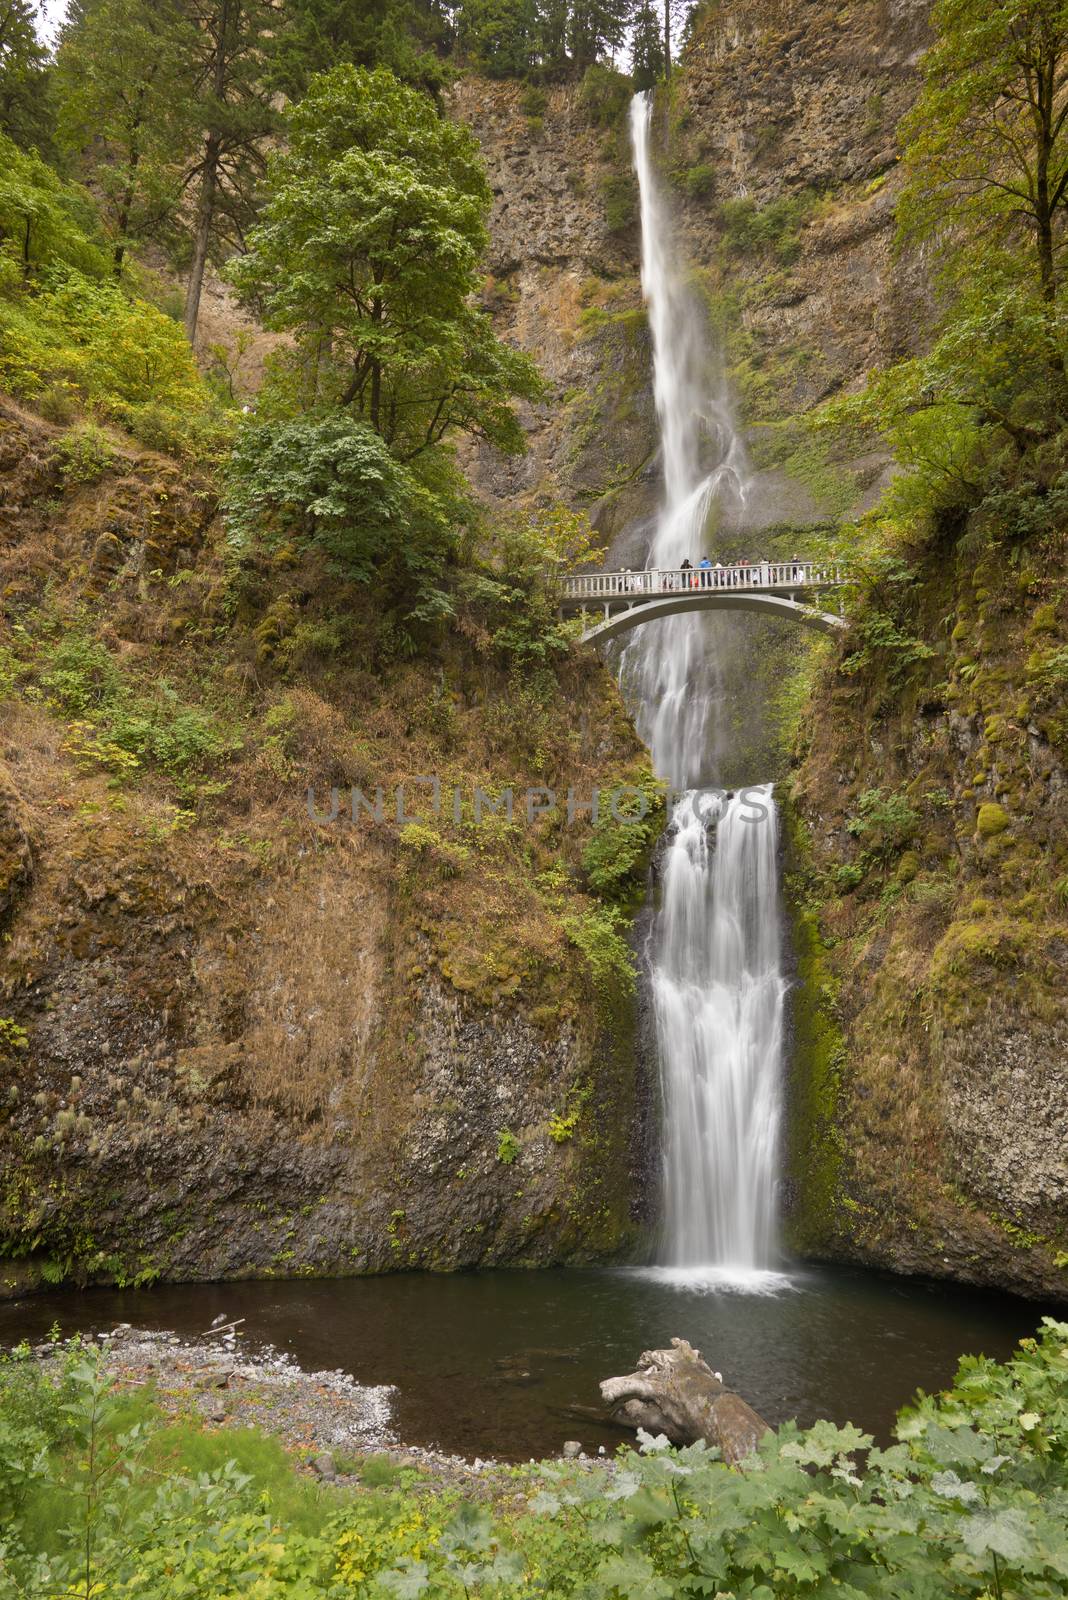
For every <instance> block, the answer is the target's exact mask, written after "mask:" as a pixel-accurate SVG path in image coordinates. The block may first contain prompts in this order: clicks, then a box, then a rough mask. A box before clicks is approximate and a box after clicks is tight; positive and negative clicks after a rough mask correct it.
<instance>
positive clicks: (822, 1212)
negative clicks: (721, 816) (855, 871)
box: [781, 795, 845, 1252]
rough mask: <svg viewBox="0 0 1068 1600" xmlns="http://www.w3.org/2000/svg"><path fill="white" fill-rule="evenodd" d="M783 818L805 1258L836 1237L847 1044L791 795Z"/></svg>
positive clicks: (793, 1228) (792, 1103)
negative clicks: (794, 975) (807, 898)
mask: <svg viewBox="0 0 1068 1600" xmlns="http://www.w3.org/2000/svg"><path fill="white" fill-rule="evenodd" d="M781 815H782V820H783V826H784V831H785V834H786V841H787V853H788V862H789V867H790V870H789V872H788V876H787V894H788V903H789V904H790V907H791V912H792V916H791V930H792V936H793V949H794V959H795V963H796V969H797V982H796V983H795V985H794V988H793V990H792V992H791V997H790V1005H791V1034H792V1043H793V1053H792V1060H791V1063H790V1069H789V1080H788V1081H789V1087H788V1099H787V1106H788V1109H787V1127H786V1160H787V1170H788V1173H789V1179H790V1182H791V1185H792V1188H793V1191H794V1197H795V1198H794V1203H793V1206H792V1207H791V1214H790V1215H789V1217H788V1220H787V1235H788V1238H789V1242H790V1244H791V1245H792V1246H793V1247H794V1248H795V1249H797V1250H800V1251H802V1252H804V1251H809V1250H817V1249H819V1248H820V1247H821V1246H823V1245H826V1244H827V1243H828V1242H829V1241H830V1240H831V1239H832V1238H833V1237H834V1236H835V1235H836V1233H837V1232H838V1228H837V1222H836V1213H837V1212H838V1210H839V1209H840V1208H841V1205H842V1203H843V1199H842V1195H841V1177H842V1159H843V1154H844V1152H843V1146H842V1138H841V1133H840V1131H839V1126H838V1113H839V1092H840V1083H841V1071H842V1066H843V1063H844V1060H845V1041H844V1039H843V1036H842V1030H841V1028H840V1026H839V1023H838V1019H837V1016H836V1014H835V1006H836V994H837V985H836V983H835V980H834V979H833V977H832V976H831V973H830V969H829V965H828V962H827V952H826V946H825V944H824V941H823V937H822V934H821V932H820V926H819V919H818V916H817V914H816V912H815V910H814V909H813V907H812V905H811V904H808V903H805V892H806V889H807V888H808V885H809V876H810V870H811V869H810V864H809V845H808V839H807V834H806V830H805V827H804V824H803V823H802V822H801V821H800V819H799V818H798V817H797V815H796V812H795V811H794V809H793V807H792V805H791V803H790V800H789V796H788V795H783V796H782V797H781Z"/></svg>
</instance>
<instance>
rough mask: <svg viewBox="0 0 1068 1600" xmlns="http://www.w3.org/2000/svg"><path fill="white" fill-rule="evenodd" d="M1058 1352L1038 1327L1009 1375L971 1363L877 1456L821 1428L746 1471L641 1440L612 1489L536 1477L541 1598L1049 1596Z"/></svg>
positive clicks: (1066, 1475) (1066, 1378) (571, 1474)
mask: <svg viewBox="0 0 1068 1600" xmlns="http://www.w3.org/2000/svg"><path fill="white" fill-rule="evenodd" d="M1066 1341H1068V1326H1066V1325H1065V1324H1063V1323H1055V1322H1052V1321H1051V1320H1049V1319H1047V1320H1046V1322H1045V1324H1044V1330H1043V1334H1042V1338H1041V1341H1040V1342H1039V1341H1034V1340H1026V1341H1024V1347H1023V1351H1022V1353H1021V1355H1020V1356H1018V1357H1017V1358H1016V1360H1015V1361H1013V1362H1011V1363H1009V1364H1008V1365H1007V1366H1005V1367H999V1366H997V1365H996V1364H995V1363H994V1362H991V1361H988V1360H986V1359H984V1358H982V1357H976V1358H969V1359H966V1360H965V1361H964V1362H962V1364H961V1367H960V1370H959V1372H958V1374H957V1383H956V1387H955V1389H954V1390H953V1391H952V1392H951V1393H950V1394H948V1395H947V1396H945V1397H943V1398H942V1399H927V1398H921V1400H920V1401H919V1402H918V1404H917V1405H916V1406H915V1408H913V1409H912V1410H909V1411H905V1412H904V1413H902V1416H901V1418H900V1420H899V1422H898V1427H897V1435H898V1441H899V1442H898V1443H896V1444H894V1445H892V1446H891V1447H890V1448H889V1449H886V1450H883V1449H878V1448H875V1447H874V1446H873V1441H872V1439H871V1437H870V1435H867V1434H863V1433H861V1432H860V1431H859V1429H857V1428H854V1427H851V1426H846V1427H844V1428H837V1427H835V1426H833V1425H832V1424H831V1423H828V1422H819V1423H817V1424H816V1425H815V1426H814V1427H812V1428H809V1429H807V1430H805V1431H800V1430H798V1429H797V1428H796V1427H795V1426H794V1425H793V1424H787V1425H786V1426H785V1427H783V1428H780V1429H779V1431H778V1432H777V1433H773V1434H769V1435H767V1437H766V1438H765V1440H764V1441H763V1442H762V1444H761V1446H760V1448H759V1453H758V1455H757V1456H756V1458H755V1459H753V1460H752V1461H751V1462H750V1463H749V1464H748V1466H747V1468H746V1470H745V1471H743V1472H732V1471H731V1470H730V1469H728V1468H726V1467H725V1466H724V1465H723V1464H722V1463H721V1462H720V1461H718V1460H717V1459H715V1452H712V1451H709V1450H707V1449H706V1448H705V1447H704V1446H703V1445H696V1446H692V1447H690V1448H689V1449H687V1450H681V1451H673V1450H671V1449H670V1448H668V1447H667V1446H666V1442H665V1441H663V1440H659V1441H657V1440H653V1439H650V1438H649V1437H648V1436H646V1437H645V1440H644V1442H643V1450H642V1453H640V1454H639V1453H635V1452H625V1453H623V1454H622V1455H621V1457H620V1459H619V1461H618V1463H617V1468H616V1475H615V1477H614V1479H613V1480H612V1483H611V1486H608V1485H606V1484H603V1483H601V1482H599V1481H598V1480H597V1478H596V1476H593V1477H591V1476H589V1475H584V1474H581V1473H577V1472H575V1471H574V1470H573V1469H571V1468H568V1467H556V1466H553V1467H548V1466H546V1467H543V1468H542V1475H543V1477H544V1478H545V1479H546V1480H547V1481H546V1486H545V1489H544V1491H543V1492H542V1494H541V1495H539V1496H538V1497H537V1498H536V1499H535V1500H534V1501H533V1503H532V1504H533V1508H534V1510H535V1511H536V1512H540V1513H541V1514H542V1515H545V1516H547V1517H550V1518H551V1519H552V1520H553V1525H554V1527H555V1528H557V1529H558V1530H559V1534H558V1538H559V1543H558V1544H557V1545H556V1547H555V1549H554V1550H553V1551H552V1555H551V1556H550V1557H549V1560H550V1561H551V1568H550V1572H551V1576H550V1578H549V1584H550V1592H553V1593H562V1594H571V1593H575V1594H578V1593H583V1594H590V1595H603V1596H605V1597H608V1596H616V1595H628V1596H639V1595H641V1596H650V1597H652V1596H657V1597H663V1600H671V1597H673V1596H682V1595H691V1596H692V1595H709V1596H714V1595H722V1596H724V1597H726V1596H727V1595H737V1596H741V1595H748V1596H752V1597H754V1600H756V1597H761V1596H763V1597H767V1600H771V1597H772V1596H774V1597H775V1600H791V1597H798V1600H800V1597H802V1596H816V1595H820V1594H828V1595H830V1594H836V1595H852V1596H855V1597H857V1600H860V1597H861V1596H880V1597H885V1600H891V1597H893V1600H902V1597H904V1600H927V1597H931V1600H933V1597H934V1596H941V1595H948V1594H953V1595H959V1596H962V1597H964V1596H974V1597H975V1600H980V1597H982V1600H991V1597H994V1596H998V1597H1001V1600H1009V1597H1010V1596H1023V1595H1027V1596H1028V1597H1029V1600H1053V1597H1054V1596H1059V1595H1062V1594H1063V1592H1064V1585H1065V1581H1066V1579H1068V1539H1066V1538H1065V1532H1064V1529H1065V1519H1066V1515H1068V1455H1066V1450H1065V1444H1064V1439H1065V1433H1064V1429H1065V1426H1066V1424H1068V1363H1066V1359H1065V1358H1066V1356H1068V1342H1066ZM859 1452H864V1454H865V1460H864V1464H863V1466H862V1465H860V1463H859V1461H858V1453H859ZM606 1491H607V1492H606ZM568 1507H570V1508H571V1509H570V1510H568V1509H567V1508H568ZM591 1546H592V1551H593V1552H594V1564H593V1570H592V1572H591V1571H590V1570H589V1569H588V1567H587V1565H586V1560H585V1559H584V1558H588V1554H589V1553H590V1550H591ZM572 1563H574V1565H575V1566H576V1567H577V1568H578V1571H577V1573H576V1574H575V1576H574V1577H571V1576H569V1568H570V1567H571V1566H572ZM544 1565H545V1562H544V1558H543V1570H544ZM576 1580H577V1581H576Z"/></svg>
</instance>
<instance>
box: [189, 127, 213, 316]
mask: <svg viewBox="0 0 1068 1600" xmlns="http://www.w3.org/2000/svg"><path fill="white" fill-rule="evenodd" d="M219 146H220V141H219V139H218V137H217V136H216V135H215V134H209V135H208V139H207V143H206V145H205V147H204V174H203V177H202V178H201V180H200V199H199V201H198V203H197V226H196V233H195V234H194V237H193V261H192V265H191V266H190V268H189V287H188V289H187V290H186V295H185V336H186V338H187V339H188V340H189V343H190V344H195V343H196V336H197V321H198V319H199V317H200V295H201V291H202V290H203V288H204V269H205V267H206V266H207V263H208V246H209V244H210V243H211V225H212V221H213V219H214V216H215V191H216V188H217V187H218V182H219Z"/></svg>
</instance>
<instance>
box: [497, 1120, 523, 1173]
mask: <svg viewBox="0 0 1068 1600" xmlns="http://www.w3.org/2000/svg"><path fill="white" fill-rule="evenodd" d="M518 1154H519V1140H518V1139H517V1138H516V1136H515V1134H514V1133H513V1132H512V1130H511V1129H510V1128H502V1129H501V1131H500V1132H499V1133H498V1135H497V1160H498V1161H500V1162H503V1164H504V1165H505V1166H506V1167H510V1166H511V1165H512V1163H513V1162H514V1161H515V1158H516V1156H517V1155H518Z"/></svg>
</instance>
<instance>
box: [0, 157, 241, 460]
mask: <svg viewBox="0 0 1068 1600" xmlns="http://www.w3.org/2000/svg"><path fill="white" fill-rule="evenodd" d="M0 162H2V163H3V176H2V177H0V382H3V383H4V384H5V385H6V386H7V387H8V388H10V389H12V390H13V391H14V392H15V393H16V394H19V395H22V396H24V397H26V398H27V399H30V400H34V401H38V400H40V399H41V398H42V397H43V396H50V397H52V399H53V402H54V399H55V396H57V395H63V396H65V397H67V399H68V401H69V403H70V405H71V406H72V407H74V408H77V407H86V408H88V409H90V410H94V411H97V412H99V414H100V415H101V416H103V417H106V418H109V419H110V420H112V421H115V422H118V423H121V424H122V426H124V427H126V428H128V429H129V430H130V432H131V433H133V434H134V435H135V437H138V438H141V439H142V440H143V442H145V443H147V444H149V445H151V446H153V447H154V448H160V449H173V450H176V451H179V452H183V451H188V452H189V453H192V454H195V455H210V454H214V453H215V452H216V451H217V450H218V449H219V447H220V445H221V443H222V440H223V439H224V437H225V433H226V424H225V419H224V418H223V417H222V416H221V414H220V412H219V409H218V406H217V403H216V402H215V400H214V399H213V398H212V396H211V394H210V393H209V391H208V389H207V387H206V386H205V384H204V382H203V380H202V379H201V377H200V374H199V372H198V371H197V367H196V363H195V361H194V359H193V356H192V352H191V351H190V349H189V347H188V345H187V343H186V341H185V339H184V338H183V336H182V332H181V329H180V328H179V327H178V326H177V325H176V324H175V323H174V322H173V321H172V320H171V319H170V318H169V317H167V316H165V315H164V314H163V313H162V312H161V311H158V310H157V309H156V307H155V306H153V305H150V304H149V303H148V301H146V300H143V299H140V298H138V297H137V296H132V295H129V294H127V293H126V291H125V290H124V288H123V287H122V285H121V284H120V283H119V282H118V281H117V280H116V279H114V278H113V277H110V276H108V262H107V257H106V255H105V254H104V252H103V250H102V249H101V246H100V235H99V231H98V229H97V225H96V222H95V218H94V216H93V213H92V210H91V207H90V205H89V202H88V200H87V199H86V197H85V195H84V194H83V193H82V191H80V190H78V189H76V188H74V187H72V186H71V185H68V184H64V183H62V182H61V180H60V179H59V178H58V177H57V176H56V175H55V173H53V172H52V171H51V169H50V168H48V167H46V166H45V165H44V163H43V162H41V161H40V160H39V158H38V157H36V156H33V155H30V156H27V155H23V154H22V153H21V152H20V151H17V150H16V149H15V148H14V146H13V145H11V144H10V141H7V140H4V139H0ZM61 448H62V447H61Z"/></svg>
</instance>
